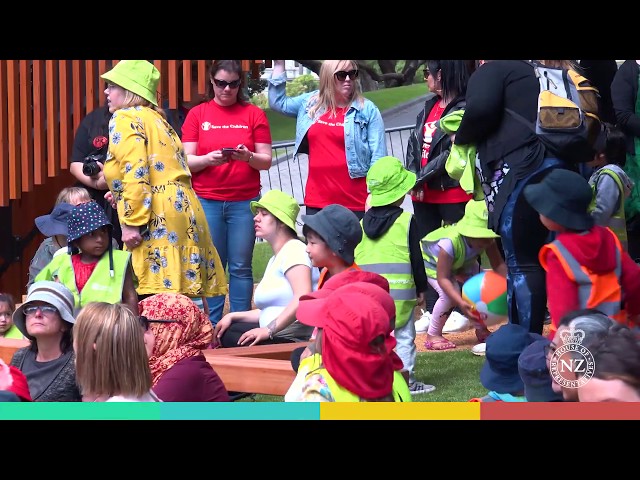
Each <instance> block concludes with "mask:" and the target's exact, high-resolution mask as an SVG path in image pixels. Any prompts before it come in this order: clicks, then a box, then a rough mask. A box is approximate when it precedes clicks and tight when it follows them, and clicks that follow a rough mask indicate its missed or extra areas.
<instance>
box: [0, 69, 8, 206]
mask: <svg viewBox="0 0 640 480" xmlns="http://www.w3.org/2000/svg"><path fill="white" fill-rule="evenodd" d="M8 102H9V100H8V96H7V60H0V206H3V207H4V206H7V205H9V198H10V195H9V175H7V173H6V172H8V171H9V139H8V138H7V123H8V118H7V105H8Z"/></svg>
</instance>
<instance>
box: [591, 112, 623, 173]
mask: <svg viewBox="0 0 640 480" xmlns="http://www.w3.org/2000/svg"><path fill="white" fill-rule="evenodd" d="M595 149H596V153H595V155H594V157H593V160H592V161H591V162H588V163H587V165H589V166H591V167H602V166H604V165H610V164H614V165H619V166H621V167H624V165H625V163H626V161H627V143H626V138H625V135H624V132H623V131H622V130H621V129H620V128H618V127H617V126H615V125H613V124H611V123H607V122H604V123H603V129H602V132H601V134H600V136H599V137H598V141H597V142H596V147H595Z"/></svg>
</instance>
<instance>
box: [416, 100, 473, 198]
mask: <svg viewBox="0 0 640 480" xmlns="http://www.w3.org/2000/svg"><path fill="white" fill-rule="evenodd" d="M445 108H446V107H441V106H440V102H436V104H435V105H434V106H433V108H432V109H431V111H430V112H429V115H428V116H427V120H426V121H425V122H424V126H423V133H424V141H423V142H422V162H421V164H420V165H421V166H422V167H424V166H425V165H426V164H427V157H428V156H429V150H430V148H431V141H432V140H433V134H434V133H435V131H436V123H437V122H438V120H440V118H442V113H443V112H444V110H445ZM422 188H423V190H424V196H423V197H422V200H418V199H417V198H416V197H414V196H412V197H411V199H412V200H413V201H414V202H423V203H461V202H466V201H468V200H470V199H471V198H472V197H473V195H468V194H466V193H465V191H464V190H463V189H462V187H454V188H448V189H446V190H440V189H431V188H429V187H428V186H427V184H426V183H424V184H423V185H422Z"/></svg>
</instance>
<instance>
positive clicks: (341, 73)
mask: <svg viewBox="0 0 640 480" xmlns="http://www.w3.org/2000/svg"><path fill="white" fill-rule="evenodd" d="M359 74H360V73H359V72H358V70H349V71H346V70H338V71H337V72H336V73H334V75H335V76H336V78H337V79H338V80H340V81H341V82H344V81H345V80H346V79H347V75H349V78H350V79H351V80H353V79H354V78H358V75H359Z"/></svg>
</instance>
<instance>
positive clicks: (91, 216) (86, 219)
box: [67, 202, 113, 243]
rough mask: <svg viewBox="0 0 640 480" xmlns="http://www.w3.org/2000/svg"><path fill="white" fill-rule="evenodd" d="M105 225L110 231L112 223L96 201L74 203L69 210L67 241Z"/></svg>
mask: <svg viewBox="0 0 640 480" xmlns="http://www.w3.org/2000/svg"><path fill="white" fill-rule="evenodd" d="M105 225H106V226H108V227H110V230H109V231H110V232H111V228H113V225H112V224H111V222H110V221H109V219H108V218H107V214H106V213H105V212H104V209H103V208H102V207H101V206H100V205H98V204H97V203H96V202H87V203H81V204H79V205H76V206H75V207H73V209H72V210H71V213H70V214H69V218H68V221H67V230H68V233H67V236H68V238H67V241H68V242H69V243H71V242H73V241H75V240H77V239H79V238H80V237H82V236H83V235H86V234H88V233H91V232H93V231H95V230H97V229H99V228H100V227H104V226H105Z"/></svg>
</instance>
